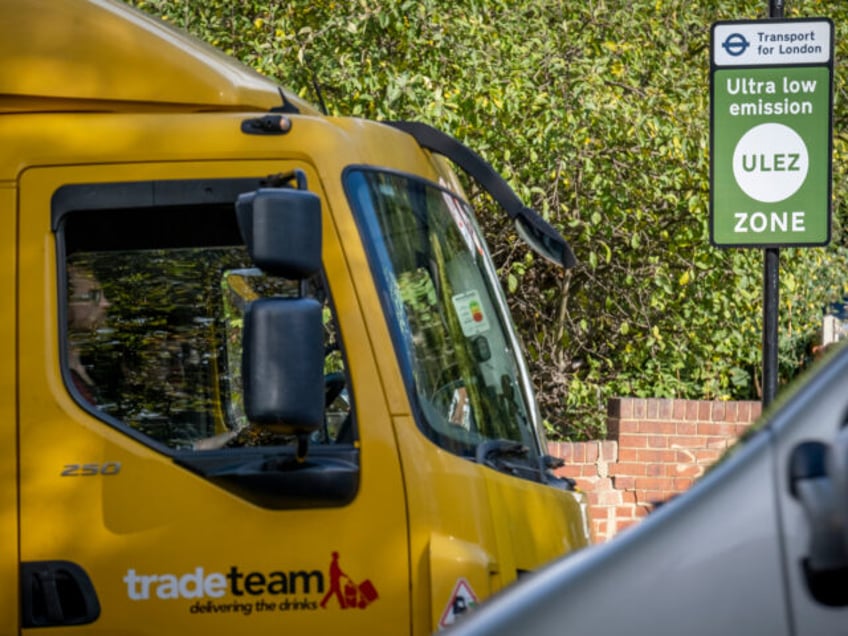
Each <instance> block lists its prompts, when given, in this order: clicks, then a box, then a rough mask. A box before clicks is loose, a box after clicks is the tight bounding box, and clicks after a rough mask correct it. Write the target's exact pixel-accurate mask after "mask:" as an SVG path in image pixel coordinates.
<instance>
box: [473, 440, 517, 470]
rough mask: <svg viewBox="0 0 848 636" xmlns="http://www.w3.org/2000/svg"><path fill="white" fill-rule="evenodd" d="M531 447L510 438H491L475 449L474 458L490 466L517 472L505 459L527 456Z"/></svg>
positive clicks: (479, 462)
mask: <svg viewBox="0 0 848 636" xmlns="http://www.w3.org/2000/svg"><path fill="white" fill-rule="evenodd" d="M529 452H530V449H529V448H527V447H526V446H525V445H524V444H522V443H521V442H514V441H512V440H509V439H490V440H487V441H485V442H480V443H479V444H477V446H476V448H475V449H474V460H475V461H476V462H477V463H478V464H483V465H484V466H488V467H489V468H494V469H495V470H500V471H504V472H510V473H513V474H514V473H516V472H517V471H516V469H515V467H513V466H510V465H509V464H508V463H506V462H505V461H504V460H507V459H510V458H526V457H527V454H528V453H529Z"/></svg>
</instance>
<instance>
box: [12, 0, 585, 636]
mask: <svg viewBox="0 0 848 636" xmlns="http://www.w3.org/2000/svg"><path fill="white" fill-rule="evenodd" d="M0 31H2V37H0V49H2V59H3V66H2V68H0V259H2V260H1V261H0V294H2V299H0V326H2V328H0V422H2V423H3V424H2V426H0V456H1V457H2V461H0V579H1V580H3V581H5V585H4V586H3V591H4V593H3V594H2V595H0V634H37V633H45V634H46V633H49V634H73V633H79V634H102V635H104V636H107V635H108V636H118V635H121V636H129V635H132V634H157V635H160V634H166V633H173V634H189V633H196V634H205V635H214V634H246V633H250V634H265V633H268V634H271V633H274V634H276V633H303V634H328V633H339V632H342V631H343V632H345V633H348V634H378V633H386V634H404V633H406V634H427V633H432V632H434V631H438V630H440V629H442V628H444V627H446V626H448V625H450V624H452V623H453V622H454V621H455V620H456V619H457V617H458V616H460V615H461V614H462V613H464V612H466V611H469V610H471V609H473V607H474V606H475V605H476V604H477V603H479V602H480V601H482V600H483V599H484V598H486V597H488V596H489V595H491V594H492V593H493V592H495V591H498V590H500V589H502V588H504V587H506V586H508V585H509V584H510V583H512V582H514V581H516V580H517V579H518V578H520V577H521V576H522V575H523V574H525V573H527V572H530V571H532V570H534V569H535V568H537V567H539V566H540V565H542V564H544V563H546V562H548V561H550V560H552V559H554V558H556V557H558V556H561V555H563V554H564V553H567V552H569V551H572V550H575V549H578V548H581V547H583V546H585V545H586V544H587V543H588V541H589V534H588V524H587V512H586V505H585V500H584V497H583V495H582V494H581V493H579V492H577V491H575V489H574V488H573V484H572V483H571V482H570V481H569V480H565V479H561V478H558V477H556V476H555V474H554V469H555V468H556V467H557V461H556V460H555V459H553V458H551V457H549V456H547V455H546V450H545V448H546V445H545V440H544V436H543V432H542V429H541V424H540V415H539V413H538V407H537V405H536V403H535V401H534V397H533V390H532V386H531V381H530V379H529V376H528V371H527V366H526V363H525V361H524V359H523V357H522V353H521V349H520V343H519V341H518V339H517V337H516V334H515V330H514V327H513V325H512V323H511V320H510V317H509V313H508V310H507V306H506V303H505V300H504V296H503V293H502V290H501V289H500V287H499V285H498V282H497V278H496V272H495V269H494V267H493V265H492V262H491V259H490V257H489V254H488V251H487V247H486V245H485V243H484V240H483V238H482V237H481V233H480V231H479V228H478V226H477V222H476V220H475V214H474V212H473V210H472V209H471V207H470V206H469V203H468V202H467V198H466V196H465V195H464V194H463V191H462V188H461V185H460V183H459V181H458V179H457V177H456V173H455V172H453V171H452V170H453V168H454V167H455V166H459V167H460V168H461V169H463V170H465V171H467V172H468V173H469V174H470V175H471V176H472V177H473V178H474V179H476V180H477V181H478V182H479V183H480V184H481V186H482V187H484V188H486V189H488V190H489V191H490V192H491V194H492V197H493V198H494V199H495V200H496V201H497V202H499V203H500V204H501V205H502V206H503V209H504V210H505V211H506V213H507V214H509V216H510V217H511V218H512V219H513V220H514V222H515V224H516V226H517V228H518V229H519V233H520V234H521V236H522V237H524V238H525V240H526V241H527V242H528V243H529V244H530V245H531V246H532V247H533V248H534V249H536V250H537V251H538V252H539V253H540V254H542V255H543V256H544V257H545V258H547V259H548V260H551V261H553V262H556V263H558V264H560V265H563V266H570V265H571V264H572V263H573V255H572V253H571V251H570V249H569V247H568V245H567V244H566V242H565V241H564V240H563V239H562V237H561V236H560V235H559V234H558V233H557V232H556V231H554V230H553V228H552V227H551V226H549V225H548V224H547V223H546V222H545V221H544V220H542V219H541V218H540V217H539V216H538V215H537V214H536V213H534V212H533V211H532V210H530V209H528V208H526V207H524V206H523V205H522V204H521V203H520V202H519V201H518V199H517V197H516V196H515V194H514V193H513V192H512V190H510V189H509V187H508V186H507V184H506V183H505V182H504V181H503V179H501V178H500V177H499V176H498V175H497V174H496V173H495V172H494V171H493V170H492V169H491V167H490V166H489V165H488V164H486V163H485V162H484V161H482V160H481V159H480V157H479V156H478V155H476V154H475V153H473V152H472V151H470V150H469V149H468V148H466V147H465V146H463V145H461V144H459V143H458V142H456V141H455V140H453V139H452V138H450V137H447V136H445V135H443V134H441V133H439V132H438V131H436V130H434V129H432V128H430V127H428V126H425V125H422V124H417V123H404V122H390V123H385V122H384V123H379V122H371V121H361V120H355V119H349V118H334V117H328V116H325V115H324V114H322V113H321V112H320V111H319V110H318V109H316V108H314V107H313V106H311V105H310V104H308V103H306V102H305V101H303V100H302V99H299V98H298V97H297V96H296V95H293V94H292V93H290V92H289V91H287V90H285V89H282V88H280V87H279V86H277V85H276V84H275V83H274V82H272V81H270V80H268V79H266V78H263V77H261V76H260V75H258V74H256V73H254V72H253V71H251V70H250V69H248V68H246V67H244V66H241V65H240V64H238V63H236V62H235V61H233V60H232V59H230V58H227V57H226V56H224V55H223V54H221V53H218V52H217V51H215V50H213V49H211V48H209V47H207V46H205V45H203V44H202V43H200V42H198V41H196V40H194V39H192V38H190V37H189V36H187V35H186V34H184V33H182V32H179V31H177V30H175V29H172V28H171V27H169V26H168V25H165V24H163V23H161V22H160V21H158V20H156V19H153V18H150V17H148V16H146V15H143V14H142V13H140V12H137V11H136V10H134V9H132V8H130V7H128V6H127V5H124V4H122V3H120V2H112V1H110V0H67V1H64V2H52V1H49V0H5V1H4V2H3V3H0Z"/></svg>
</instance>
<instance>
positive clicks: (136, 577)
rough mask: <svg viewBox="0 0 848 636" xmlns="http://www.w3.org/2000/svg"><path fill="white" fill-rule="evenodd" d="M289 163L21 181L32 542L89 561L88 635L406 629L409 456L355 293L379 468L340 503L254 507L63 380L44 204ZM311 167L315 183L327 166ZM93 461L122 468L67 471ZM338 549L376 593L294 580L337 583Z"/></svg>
mask: <svg viewBox="0 0 848 636" xmlns="http://www.w3.org/2000/svg"><path fill="white" fill-rule="evenodd" d="M280 166H282V167H285V163H284V162H282V161H280V162H275V163H270V162H267V161H259V162H257V161H249V162H248V161H244V162H219V163H214V164H210V163H206V164H197V163H192V164H185V165H181V164H156V163H150V164H138V165H108V166H107V165H99V166H78V167H72V168H65V169H63V168H55V167H54V168H43V169H32V170H29V171H27V172H26V173H25V174H24V175H23V176H22V178H21V185H20V188H21V215H22V217H23V218H26V219H27V222H26V223H25V225H26V227H25V228H24V229H23V230H22V232H21V239H20V245H21V268H20V270H19V284H20V285H21V286H22V287H23V288H25V289H28V290H32V292H31V293H26V294H23V295H22V297H21V300H20V305H19V307H18V315H19V318H22V317H24V316H27V317H29V318H28V319H26V320H23V319H21V321H20V325H21V327H20V340H19V347H20V354H21V355H20V360H21V367H20V377H21V378H22V379H23V380H24V381H23V383H22V392H21V401H20V420H21V425H20V437H21V466H22V470H21V478H20V489H21V530H22V532H21V543H20V553H21V559H22V560H23V561H39V560H51V559H57V558H61V559H65V560H69V561H72V562H74V563H78V564H80V565H82V566H83V567H84V568H85V569H86V571H87V572H88V573H89V575H90V576H91V578H92V582H93V584H94V586H95V589H96V590H97V591H98V593H99V595H100V603H101V606H102V614H101V617H100V619H99V620H98V621H96V622H95V623H94V624H92V625H90V626H88V627H86V628H85V629H86V633H88V634H115V633H122V634H132V633H138V634H150V633H187V632H189V631H193V630H199V631H202V632H203V633H206V634H232V633H242V632H243V630H247V631H251V632H253V633H266V632H272V631H274V630H279V629H287V630H292V631H293V632H309V633H326V632H329V631H332V630H334V629H336V628H337V627H339V626H340V625H346V626H347V628H348V629H349V630H350V631H351V632H352V633H397V627H398V626H399V625H407V624H408V620H409V619H408V616H409V602H410V599H409V590H408V580H409V575H408V569H407V563H408V559H407V532H406V519H405V516H406V515H405V506H404V495H403V484H402V479H401V472H400V466H399V458H398V455H397V452H396V449H395V444H394V436H393V431H392V427H391V418H390V417H389V414H388V412H387V409H386V405H385V400H384V399H383V387H382V386H381V385H380V384H379V383H375V382H370V381H368V379H369V378H373V377H375V376H376V370H375V368H374V366H373V363H374V361H373V356H372V355H370V351H367V350H366V349H367V346H368V345H367V343H368V337H367V335H366V333H365V331H364V324H363V321H362V318H361V312H360V310H359V308H358V307H357V306H356V304H355V299H354V298H353V297H352V296H351V295H350V294H349V293H344V292H342V293H340V294H338V295H337V296H336V297H334V300H335V301H336V302H337V303H338V308H339V311H340V312H341V313H343V314H344V315H345V316H346V319H345V323H344V327H343V328H344V330H345V333H347V334H349V337H350V353H349V357H350V363H349V367H350V372H351V376H352V380H353V383H354V384H355V386H356V387H357V398H358V400H359V401H360V402H361V406H360V414H361V415H360V417H361V418H362V419H363V421H367V422H368V426H367V428H365V427H363V430H362V431H361V435H360V440H361V446H362V448H363V452H364V453H367V467H368V468H367V470H363V472H362V476H361V484H360V490H359V494H358V495H357V497H356V499H355V501H354V502H353V503H351V504H350V505H348V506H345V507H343V508H331V509H317V510H309V511H299V510H288V511H270V510H264V509H260V508H257V507H255V506H253V505H251V504H249V503H247V502H245V501H243V500H241V499H239V498H237V497H234V496H232V495H231V494H229V493H227V492H225V491H223V490H221V489H219V488H217V487H215V486H214V485H212V484H210V483H208V482H206V481H204V480H203V479H201V478H199V477H197V476H195V475H193V474H192V473H190V472H188V471H186V470H185V469H182V468H180V467H178V466H176V465H175V464H173V463H172V462H171V461H169V460H168V459H167V458H165V457H163V456H161V455H159V454H158V453H156V452H155V451H153V450H151V449H148V448H145V447H144V446H143V445H142V444H140V443H138V442H137V441H135V440H133V439H131V438H128V437H126V436H125V435H123V434H121V433H120V432H118V431H116V430H115V429H113V428H112V427H111V426H109V425H108V424H107V423H105V422H101V421H99V420H98V419H96V418H95V417H93V416H92V415H91V414H89V413H87V412H85V411H83V410H82V409H81V408H80V407H79V406H78V405H77V404H76V403H75V402H73V400H72V399H71V398H70V396H69V395H68V391H67V389H66V388H65V387H64V385H63V383H62V379H61V376H60V367H59V355H58V348H59V343H58V331H59V329H58V308H57V306H56V294H52V293H45V290H53V289H55V269H56V265H55V254H54V249H53V242H54V241H53V237H52V233H51V230H50V227H49V215H48V214H46V213H45V212H46V211H47V210H49V202H50V197H51V195H52V193H53V192H54V191H55V190H56V189H57V187H58V186H59V185H61V184H64V183H68V182H70V183H92V182H95V183H96V182H102V181H126V180H129V179H161V178H166V177H167V178H192V177H197V176H198V174H200V173H201V172H202V173H203V174H205V175H207V176H208V175H214V176H223V175H227V176H236V177H238V176H249V175H256V174H265V173H269V172H270V171H272V170H274V169H275V167H280ZM311 176H312V177H313V182H317V181H318V179H317V176H316V175H315V173H314V172H312V173H311ZM324 238H325V250H326V252H327V253H328V255H329V258H328V261H330V262H332V261H333V260H337V259H338V258H339V255H338V251H339V241H338V237H337V235H336V234H335V232H334V230H333V229H332V224H328V229H327V231H326V235H325V237H324ZM344 277H345V272H344V270H341V271H340V272H338V273H337V278H336V280H335V284H336V286H338V287H339V288H341V289H350V288H351V281H350V280H345V278H344ZM357 343H363V344H362V345H358V344H357ZM360 346H361V347H363V348H360ZM57 440H61V443H57ZM89 463H90V464H98V465H106V464H110V465H118V464H119V465H120V466H121V469H120V472H119V473H118V474H114V475H109V476H94V477H79V476H76V477H69V476H63V475H62V473H63V471H64V470H65V468H66V467H67V466H68V465H70V464H89ZM377 546H379V549H377ZM334 553H337V554H338V555H339V556H338V561H339V565H340V567H341V568H342V569H343V570H344V572H345V573H346V574H347V575H348V576H350V577H351V578H352V579H354V580H357V581H364V580H369V581H371V582H372V584H373V586H374V588H375V589H376V590H377V592H378V594H379V602H375V603H373V605H371V606H369V607H368V608H366V609H363V610H361V611H359V610H357V611H350V610H349V609H347V610H346V609H344V608H342V607H340V605H339V603H338V600H337V599H335V598H333V597H331V598H329V599H328V603H327V604H326V607H321V606H320V602H321V600H322V595H321V594H318V593H317V579H313V580H312V585H311V587H309V588H307V587H304V585H306V583H305V579H303V578H299V577H298V576H296V575H297V573H313V572H320V573H321V575H322V576H323V577H324V581H325V584H327V585H328V584H329V577H330V572H331V570H330V566H331V563H332V561H333V554H334ZM274 573H281V574H274ZM153 576H155V577H157V579H156V580H154V579H152V578H151V577H153ZM316 576H317V575H316ZM275 577H277V578H275ZM279 577H286V578H287V580H288V585H289V586H290V587H289V591H288V593H285V594H283V593H281V592H280V588H279V587H278V588H276V589H275V590H274V591H271V590H270V589H269V585H270V583H268V582H270V581H272V580H278V579H279V580H281V579H280V578H279ZM263 578H264V580H265V581H266V583H262V580H263ZM169 581H172V582H174V583H173V585H171V584H170V583H169ZM198 581H203V583H200V582H198ZM295 581H296V582H295ZM177 582H178V583H177ZM201 585H204V586H206V587H205V589H206V590H207V591H209V590H211V591H212V592H217V591H218V586H219V585H220V586H221V588H220V591H223V590H224V589H226V594H224V595H223V596H221V597H220V599H219V598H218V597H215V596H214V595H208V594H207V595H206V596H201V595H200V594H199V592H197V590H198V589H199V586H201ZM278 585H282V584H279V583H278ZM166 586H170V587H166ZM174 586H176V587H174ZM291 586H293V587H291ZM298 586H299V587H298ZM175 590H176V591H175ZM163 597H164V598H163ZM404 631H405V630H404Z"/></svg>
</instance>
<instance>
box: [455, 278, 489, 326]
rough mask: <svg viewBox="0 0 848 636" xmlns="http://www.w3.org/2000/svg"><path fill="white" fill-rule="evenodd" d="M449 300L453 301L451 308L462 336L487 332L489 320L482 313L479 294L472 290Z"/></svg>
mask: <svg viewBox="0 0 848 636" xmlns="http://www.w3.org/2000/svg"><path fill="white" fill-rule="evenodd" d="M451 300H453V307H454V309H455V310H456V315H457V317H458V318H459V324H460V325H461V326H462V334H463V335H464V336H465V337H466V338H471V337H472V336H476V335H478V334H481V333H484V332H486V331H488V330H489V328H490V325H489V319H488V318H487V317H486V313H485V312H484V311H483V303H482V302H481V301H480V294H479V293H478V292H477V290H475V289H472V290H470V291H467V292H463V293H462V294H457V295H456V296H454V297H453V298H452V299H451Z"/></svg>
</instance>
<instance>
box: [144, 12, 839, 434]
mask: <svg viewBox="0 0 848 636" xmlns="http://www.w3.org/2000/svg"><path fill="white" fill-rule="evenodd" d="M135 4H136V5H137V6H139V7H141V8H142V9H144V10H146V11H149V12H151V13H153V14H156V15H159V16H161V17H162V18H163V19H165V20H167V21H168V22H171V23H174V24H176V25H178V26H181V27H184V28H186V29H187V30H189V31H190V32H192V33H193V34H195V35H197V36H199V37H200V38H202V39H204V40H206V41H208V42H210V43H211V44H213V45H215V46H217V47H219V48H221V49H223V50H224V51H226V52H227V53H230V54H232V55H234V56H236V57H238V58H240V59H242V60H243V61H244V62H246V63H247V64H249V65H251V66H252V67H254V68H255V69H257V70H258V71H260V72H261V73H264V74H266V75H268V76H271V77H273V78H275V79H277V80H279V81H280V82H281V83H282V84H285V85H288V86H289V87H291V88H293V89H295V90H296V91H298V92H299V93H300V94H302V95H303V96H305V97H307V98H309V99H311V100H312V101H316V102H317V101H319V97H318V94H317V93H316V91H315V86H316V83H317V84H318V85H320V88H321V94H322V96H323V100H324V101H325V102H326V104H327V107H328V109H329V111H330V113H331V114H340V115H351V116H359V117H367V118H373V119H389V118H391V119H413V120H420V121H425V122H428V123H431V124H433V125H435V126H436V127H438V128H440V129H442V130H444V131H445V132H448V133H450V134H452V135H454V136H455V137H457V138H459V139H460V140H462V141H463V142H465V143H467V144H468V145H470V146H471V147H472V148H474V149H476V150H477V151H478V152H480V154H482V155H483V156H484V157H485V158H487V159H488V160H489V161H490V162H491V163H492V164H493V165H494V166H496V167H497V169H498V170H499V171H500V172H501V173H502V174H503V175H504V176H505V177H506V178H507V180H508V181H510V183H511V184H512V185H513V187H514V188H515V189H516V191H517V192H518V193H519V195H520V196H521V197H522V198H523V199H524V200H525V201H526V202H528V203H530V204H532V205H533V206H534V207H535V208H536V209H538V210H540V211H541V212H542V213H543V214H544V215H545V216H546V218H548V219H549V220H550V221H551V222H552V223H553V224H554V225H555V226H557V227H558V228H560V229H561V230H562V232H563V234H564V235H565V236H566V237H567V238H568V239H569V241H570V242H571V243H572V246H573V247H574V250H575V253H576V254H577V256H578V259H579V260H580V264H579V265H578V266H577V267H576V268H575V269H573V270H571V271H570V272H565V273H563V272H560V271H557V270H555V269H553V268H551V267H549V266H548V265H545V264H544V263H542V262H537V261H536V259H535V258H534V257H533V256H532V255H531V254H530V253H529V252H528V251H527V250H526V249H525V248H524V247H523V246H521V244H520V242H519V241H518V240H517V237H516V236H515V234H514V232H513V230H512V228H511V227H510V226H508V225H506V224H505V223H504V222H503V221H502V220H501V219H500V215H498V214H496V213H494V210H492V209H491V204H490V202H487V201H486V200H485V198H483V197H477V198H479V201H478V203H479V204H480V206H481V207H482V208H483V209H484V210H487V212H484V213H483V214H481V222H482V224H483V226H484V228H485V231H486V232H487V235H488V239H489V242H490V245H491V246H492V249H493V254H494V256H495V260H496V262H497V264H498V267H499V271H500V273H501V277H502V281H503V283H504V286H505V287H506V288H507V289H508V291H509V298H510V303H511V306H512V309H513V312H514V316H515V319H516V322H517V324H518V326H519V330H520V332H521V333H522V336H523V339H524V342H525V346H526V349H527V354H528V358H529V360H530V364H531V369H532V371H533V374H534V377H535V381H536V383H537V389H538V394H539V399H540V403H541V406H542V410H543V412H544V413H545V414H546V416H547V418H548V420H549V422H550V432H551V433H552V434H553V435H554V436H562V437H570V438H574V439H579V438H586V437H593V436H597V435H602V434H603V433H604V426H605V417H606V408H605V404H606V400H607V399H608V398H609V397H612V396H616V395H632V396H652V397H685V398H703V399H750V398H757V397H758V395H759V373H760V366H761V329H762V327H761V325H762V253H761V252H760V251H758V250H718V249H715V248H713V247H711V246H710V244H709V240H708V205H709V192H708V189H709V175H708V170H709V168H708V166H709V86H708V84H709V31H710V25H711V24H712V23H713V22H714V21H716V20H722V19H755V18H764V17H766V13H767V11H768V2H767V0H714V1H713V2H701V3H697V2H691V1H690V0H628V1H627V2H623V1H622V0H593V1H591V2H573V3H566V2H549V1H547V0H510V1H507V0H469V1H468V2H462V3H457V2H455V1H453V0H418V1H415V2H413V1H411V0H380V1H376V0H352V1H350V2H341V1H330V0H291V1H290V2H288V3H286V4H281V3H277V2H273V1H272V0H240V1H238V2H236V1H234V0H136V1H135ZM786 4H787V8H786V15H787V17H800V16H825V17H830V18H831V19H832V20H833V21H834V23H835V25H836V38H835V40H836V45H837V51H836V57H837V59H840V58H844V57H845V47H846V46H848V44H846V42H848V33H846V29H848V4H846V3H844V1H843V0H806V1H805V2H801V1H800V0H798V1H796V2H787V3H786ZM834 93H835V116H834V130H835V131H836V133H835V136H834V203H833V209H834V225H833V237H834V240H833V242H832V244H831V245H830V246H829V247H827V248H814V249H804V250H782V251H781V288H780V294H781V296H780V315H779V324H780V334H781V340H780V380H781V382H782V383H786V382H788V381H790V380H791V379H792V378H793V377H794V376H795V375H797V373H799V372H800V371H801V370H802V369H803V368H804V366H805V365H806V364H807V362H808V361H809V358H810V349H811V345H812V344H813V343H814V342H815V341H816V339H817V337H818V335H817V334H818V330H819V326H820V323H821V315H822V307H823V305H824V304H825V303H827V302H829V301H831V300H834V299H838V298H840V297H841V296H842V294H843V293H844V291H845V283H846V282H845V271H846V264H848V250H846V244H848V237H846V236H845V235H844V232H843V222H842V218H843V217H844V203H843V199H844V195H845V193H846V187H848V183H846V173H845V170H846V168H845V166H846V165H848V162H846V159H848V156H846V155H848V134H846V133H845V132H844V130H845V124H846V118H848V112H847V111H846V106H845V99H844V98H845V94H846V85H845V79H844V76H843V74H842V73H841V71H840V69H839V68H838V67H837V73H836V78H835V87H834ZM489 212H491V213H489Z"/></svg>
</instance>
